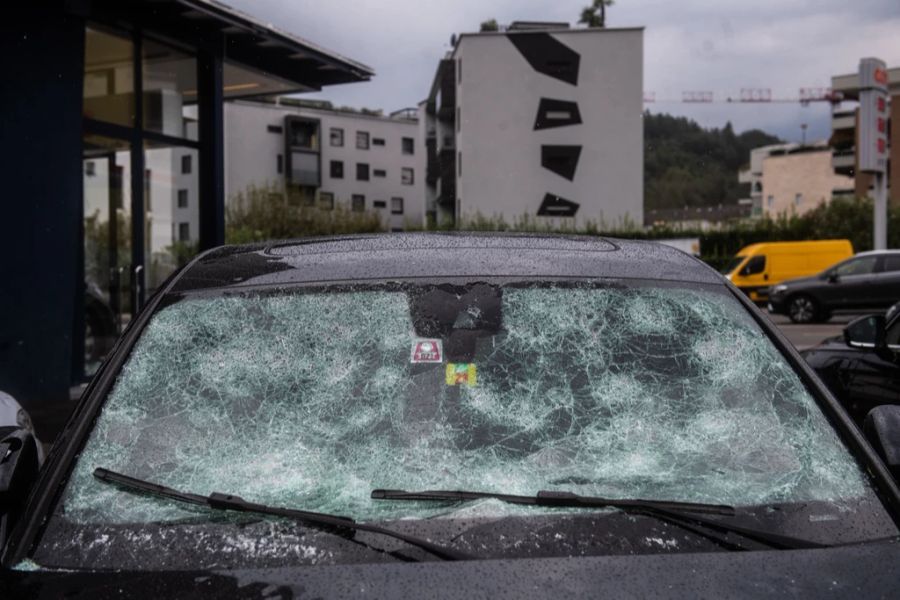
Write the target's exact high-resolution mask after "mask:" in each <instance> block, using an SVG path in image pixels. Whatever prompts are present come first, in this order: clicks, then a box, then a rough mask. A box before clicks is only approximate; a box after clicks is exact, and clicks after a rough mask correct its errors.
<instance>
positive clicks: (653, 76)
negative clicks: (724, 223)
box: [226, 0, 900, 140]
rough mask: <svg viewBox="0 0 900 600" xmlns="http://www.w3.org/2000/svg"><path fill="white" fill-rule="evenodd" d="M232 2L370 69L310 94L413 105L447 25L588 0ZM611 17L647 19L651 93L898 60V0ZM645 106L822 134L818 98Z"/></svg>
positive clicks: (767, 0) (469, 26) (610, 14)
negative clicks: (871, 59) (365, 77)
mask: <svg viewBox="0 0 900 600" xmlns="http://www.w3.org/2000/svg"><path fill="white" fill-rule="evenodd" d="M226 2H227V3H228V4H231V5H232V6H234V7H235V8H238V9H240V10H242V11H244V12H247V13H249V14H251V15H253V16H254V17H256V18H258V19H261V20H263V21H265V22H267V23H272V24H273V25H275V26H277V27H279V28H281V29H284V30H287V31H289V32H291V33H294V34H297V35H299V36H301V37H304V38H307V39H309V40H311V41H314V42H316V43H317V44H319V45H321V46H324V47H325V48H328V49H329V50H333V51H335V52H338V53H340V54H343V55H344V56H347V57H349V58H352V59H354V60H357V61H359V62H362V63H365V64H367V65H369V66H370V67H372V68H373V69H374V70H375V77H374V78H373V79H372V81H369V82H366V83H358V84H349V85H340V86H334V87H331V88H325V89H324V90H323V91H322V92H321V93H318V94H313V95H308V96H309V97H316V98H325V99H328V100H331V101H333V102H335V103H338V104H346V105H350V106H356V107H363V106H365V107H369V108H383V109H385V110H386V111H391V110H396V109H398V108H403V107H407V106H415V105H416V104H417V103H418V102H419V101H420V100H422V99H423V98H424V97H425V96H426V94H427V92H428V88H429V86H430V84H431V81H432V79H433V77H434V71H435V68H436V65H437V61H438V60H439V59H440V58H441V57H442V56H443V54H444V53H445V52H446V51H447V50H449V49H450V35H451V34H452V33H454V32H457V33H458V32H464V31H475V30H477V29H478V25H479V23H481V22H482V21H484V20H486V19H489V18H495V19H497V21H498V22H499V23H501V24H506V23H509V22H511V21H514V20H548V21H568V22H571V23H574V22H575V21H577V19H578V15H579V13H580V9H581V7H582V6H584V5H586V4H588V3H589V2H588V0H552V1H548V0H441V1H438V0H326V1H325V2H322V1H320V0H226ZM607 25H608V26H610V27H633V26H643V27H645V28H646V29H645V32H644V89H645V90H646V91H648V92H654V93H655V95H656V98H657V99H658V100H663V99H676V100H680V98H681V92H682V91H684V90H710V91H713V92H714V93H715V95H716V97H717V98H723V97H728V96H732V97H739V96H740V91H741V88H769V89H771V91H772V95H773V96H774V97H776V98H783V97H792V98H795V97H797V95H798V90H799V88H801V87H828V86H829V85H830V83H831V76H832V75H837V74H843V73H849V72H853V71H856V69H857V67H858V64H859V59H860V58H861V57H863V56H876V57H879V58H882V59H884V60H885V61H887V63H888V66H891V67H895V66H900V0H752V1H749V0H748V1H743V2H738V1H736V0H681V1H673V0H616V3H615V5H614V6H612V7H610V8H609V9H607ZM647 107H648V108H649V109H650V110H651V111H653V112H667V113H671V114H677V115H685V116H689V117H691V118H693V119H696V120H697V121H699V122H700V123H701V124H702V125H704V126H708V127H721V126H723V125H724V124H725V122H726V121H729V120H730V121H731V122H732V123H733V125H734V127H735V129H736V130H737V131H743V130H746V129H750V128H754V127H756V128H760V129H764V130H766V131H769V132H770V133H774V134H776V135H780V136H781V137H784V138H787V139H795V140H799V138H800V132H801V128H800V125H801V123H808V125H809V129H808V133H807V136H808V139H810V140H813V139H824V138H826V137H828V135H829V128H830V125H829V111H830V109H829V107H828V106H827V105H826V104H824V103H819V104H813V105H811V106H808V107H802V106H800V105H799V104H796V105H795V104H771V105H764V106H759V105H747V104H743V105H736V104H711V105H685V104H682V103H680V102H674V103H663V102H659V101H658V102H657V103H655V104H649V105H647Z"/></svg>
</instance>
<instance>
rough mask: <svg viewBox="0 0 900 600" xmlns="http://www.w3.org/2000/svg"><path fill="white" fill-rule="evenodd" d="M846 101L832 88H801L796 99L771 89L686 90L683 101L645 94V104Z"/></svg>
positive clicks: (805, 104) (682, 95)
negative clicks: (733, 91) (732, 92)
mask: <svg viewBox="0 0 900 600" xmlns="http://www.w3.org/2000/svg"><path fill="white" fill-rule="evenodd" d="M843 99H844V95H843V94H842V93H841V92H835V91H834V90H832V89H831V88H800V90H799V94H798V95H797V96H796V97H790V98H784V97H783V98H776V97H774V96H773V95H772V90H771V89H770V88H741V93H740V94H739V95H737V96H731V95H727V94H721V93H719V94H717V93H715V92H713V91H712V90H685V91H683V92H681V99H676V98H657V97H656V92H653V91H645V92H644V104H732V103H738V104H797V103H799V104H801V105H802V106H809V105H810V104H811V103H813V102H828V103H830V104H832V105H835V104H839V103H840V102H841V101H842V100H843Z"/></svg>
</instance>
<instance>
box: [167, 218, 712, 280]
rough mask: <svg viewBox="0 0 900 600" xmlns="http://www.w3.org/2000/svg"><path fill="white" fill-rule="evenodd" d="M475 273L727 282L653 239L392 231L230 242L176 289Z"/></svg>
mask: <svg viewBox="0 0 900 600" xmlns="http://www.w3.org/2000/svg"><path fill="white" fill-rule="evenodd" d="M472 276H484V277H528V278H530V277H584V278H604V277H609V278H639V279H651V280H654V279H655V280H663V281H684V282H693V283H704V284H715V283H719V284H723V281H724V280H723V279H722V278H721V276H720V275H719V274H718V273H716V272H715V271H713V270H712V269H711V268H709V267H708V266H706V265H705V264H704V263H702V262H700V261H699V260H697V259H696V258H694V257H692V256H690V255H688V254H685V253H683V252H681V251H680V250H677V249H675V248H671V247H669V246H665V245H662V244H657V243H653V242H644V241H631V240H620V239H611V238H600V237H595V236H575V235H546V234H543V235H541V234H510V233H507V234H498V233H457V232H452V233H391V234H372V235H349V236H330V237H317V238H306V239H299V240H293V241H281V242H268V243H261V244H252V245H244V246H222V247H220V248H215V249H213V250H210V251H208V252H206V253H204V254H202V255H200V256H199V257H197V258H196V259H194V261H193V262H192V263H191V264H189V265H188V266H187V267H186V268H185V269H184V270H183V271H182V272H181V273H180V274H179V276H178V277H177V278H176V280H175V281H174V282H173V286H172V288H171V290H170V291H171V292H175V293H180V292H188V291H192V290H200V289H209V288H234V287H242V286H247V285H272V286H278V285H287V284H292V283H316V282H342V281H343V282H348V281H360V280H392V279H393V280H396V279H406V278H415V277H428V278H441V277H448V278H449V277H472Z"/></svg>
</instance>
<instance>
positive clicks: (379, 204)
mask: <svg viewBox="0 0 900 600" xmlns="http://www.w3.org/2000/svg"><path fill="white" fill-rule="evenodd" d="M372 208H387V202H385V201H384V200H375V201H374V202H372Z"/></svg>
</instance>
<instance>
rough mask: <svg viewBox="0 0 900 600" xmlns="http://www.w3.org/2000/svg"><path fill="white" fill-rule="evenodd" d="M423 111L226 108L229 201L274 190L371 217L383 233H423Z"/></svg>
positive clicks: (283, 102)
mask: <svg viewBox="0 0 900 600" xmlns="http://www.w3.org/2000/svg"><path fill="white" fill-rule="evenodd" d="M417 118H418V111H417V110H416V109H407V110H402V111H397V112H395V113H392V114H390V115H387V116H385V115H382V114H381V113H380V112H376V111H368V110H352V109H343V108H342V109H336V108H334V107H333V106H332V105H331V104H330V103H329V102H323V101H312V100H302V99H296V98H279V99H275V100H274V101H272V102H259V101H249V100H248V101H235V102H229V103H228V104H227V105H226V106H225V165H226V176H225V196H226V198H227V199H228V201H233V200H234V198H236V197H237V195H238V194H239V193H241V192H245V191H246V190H248V189H249V188H250V187H275V188H277V189H279V190H284V191H285V192H286V193H287V196H288V199H289V201H292V202H296V203H299V204H306V205H308V206H318V207H319V208H320V209H321V210H333V209H334V207H335V206H337V205H339V204H343V205H344V206H346V207H348V208H350V209H352V210H354V211H374V212H376V213H378V214H379V215H380V217H381V220H382V223H384V225H385V227H386V228H388V229H391V230H402V229H405V228H407V227H410V226H414V227H417V228H418V227H422V226H423V225H424V219H425V181H424V179H425V177H424V175H425V168H424V165H425V152H424V145H423V143H422V138H421V137H419V124H418V120H417Z"/></svg>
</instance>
